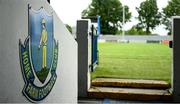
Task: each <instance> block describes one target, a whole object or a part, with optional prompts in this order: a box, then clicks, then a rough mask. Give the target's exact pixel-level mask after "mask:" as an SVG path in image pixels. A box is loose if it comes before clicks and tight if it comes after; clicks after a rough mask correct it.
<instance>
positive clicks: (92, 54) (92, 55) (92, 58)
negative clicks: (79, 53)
mask: <svg viewBox="0 0 180 104" xmlns="http://www.w3.org/2000/svg"><path fill="white" fill-rule="evenodd" d="M91 31H92V34H91V35H92V36H91V71H92V72H93V71H94V63H93V60H94V51H93V50H94V49H93V47H94V43H93V39H94V25H92V27H91Z"/></svg>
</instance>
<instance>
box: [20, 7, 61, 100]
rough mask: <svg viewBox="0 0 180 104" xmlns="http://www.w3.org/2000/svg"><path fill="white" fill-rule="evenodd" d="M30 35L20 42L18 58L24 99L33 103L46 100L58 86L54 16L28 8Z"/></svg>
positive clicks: (41, 9)
mask: <svg viewBox="0 0 180 104" xmlns="http://www.w3.org/2000/svg"><path fill="white" fill-rule="evenodd" d="M28 13H29V18H28V35H27V38H26V40H25V41H24V43H22V42H21V40H19V57H20V63H21V70H22V74H23V78H24V81H25V85H24V88H23V90H22V93H23V95H24V96H25V97H26V98H27V99H28V100H30V101H32V102H36V101H41V100H43V99H44V98H45V97H46V96H47V95H48V94H49V93H50V91H51V90H52V88H53V86H54V84H55V82H56V78H57V75H56V67H57V61H58V41H56V40H55V39H54V34H53V13H51V14H48V13H47V12H46V11H45V9H44V8H43V7H41V8H40V9H39V10H34V9H32V7H31V6H30V5H28Z"/></svg>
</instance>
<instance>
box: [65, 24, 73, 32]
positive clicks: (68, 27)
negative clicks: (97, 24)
mask: <svg viewBox="0 0 180 104" xmlns="http://www.w3.org/2000/svg"><path fill="white" fill-rule="evenodd" d="M65 26H66V28H67V29H68V30H69V32H70V33H72V27H71V26H70V25H68V24H65Z"/></svg>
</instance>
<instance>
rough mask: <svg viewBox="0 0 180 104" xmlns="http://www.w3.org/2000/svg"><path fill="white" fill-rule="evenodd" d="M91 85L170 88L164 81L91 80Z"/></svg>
mask: <svg viewBox="0 0 180 104" xmlns="http://www.w3.org/2000/svg"><path fill="white" fill-rule="evenodd" d="M91 85H92V86H97V87H98V86H99V87H128V88H149V89H168V88H170V87H171V86H170V84H168V83H167V82H165V81H157V80H136V79H111V78H96V79H95V80H92V83H91Z"/></svg>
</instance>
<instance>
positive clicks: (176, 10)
mask: <svg viewBox="0 0 180 104" xmlns="http://www.w3.org/2000/svg"><path fill="white" fill-rule="evenodd" d="M179 15H180V0H171V1H169V2H168V5H167V6H166V7H165V8H163V20H162V23H163V24H164V25H165V26H166V28H165V29H166V30H168V31H169V32H168V35H170V34H171V17H172V16H179Z"/></svg>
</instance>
